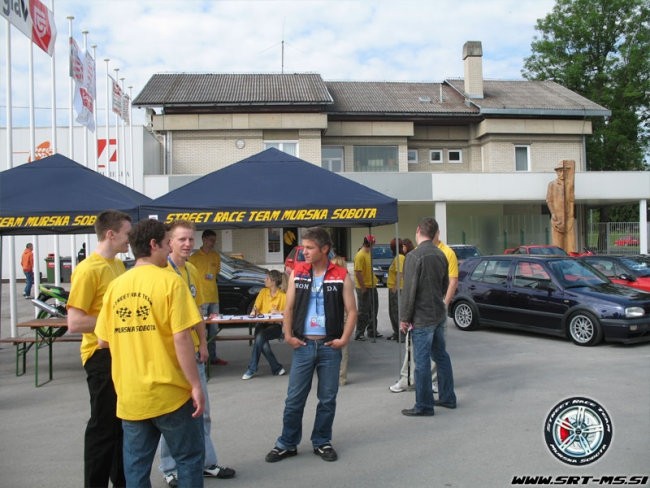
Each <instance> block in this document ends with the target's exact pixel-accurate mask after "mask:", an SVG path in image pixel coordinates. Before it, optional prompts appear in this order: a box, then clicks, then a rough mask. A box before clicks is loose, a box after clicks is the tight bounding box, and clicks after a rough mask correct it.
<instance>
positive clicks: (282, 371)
mask: <svg viewBox="0 0 650 488" xmlns="http://www.w3.org/2000/svg"><path fill="white" fill-rule="evenodd" d="M285 374H287V372H286V371H285V369H284V368H282V369H281V370H280V371H278V374H277V375H276V376H284V375H285Z"/></svg>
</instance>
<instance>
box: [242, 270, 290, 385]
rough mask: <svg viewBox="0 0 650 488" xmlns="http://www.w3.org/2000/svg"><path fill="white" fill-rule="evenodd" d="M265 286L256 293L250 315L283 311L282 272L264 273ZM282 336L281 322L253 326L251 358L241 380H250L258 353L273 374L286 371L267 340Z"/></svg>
mask: <svg viewBox="0 0 650 488" xmlns="http://www.w3.org/2000/svg"><path fill="white" fill-rule="evenodd" d="M264 285H265V287H264V288H262V290H261V291H260V292H259V294H258V295H257V298H256V299H255V305H254V306H253V310H252V311H251V317H254V316H255V315H257V314H269V313H283V312H284V305H285V303H286V295H285V293H284V291H282V289H281V288H280V287H281V286H282V273H280V272H279V271H277V270H271V271H269V272H268V273H267V274H266V279H265V280H264ZM281 337H282V325H281V324H258V325H257V326H256V327H255V342H254V344H253V350H252V351H251V360H250V363H248V369H247V370H246V372H245V373H244V374H243V376H242V377H241V379H242V380H250V379H251V378H252V377H253V376H255V373H257V365H258V363H259V361H260V355H262V354H264V357H265V358H266V360H267V361H268V362H269V364H270V365H271V372H272V373H273V375H275V376H282V375H283V374H285V373H286V371H285V370H284V368H283V367H282V365H281V364H280V363H279V362H278V360H277V359H276V357H275V354H273V351H272V350H271V344H270V343H269V341H271V340H273V339H280V338H281Z"/></svg>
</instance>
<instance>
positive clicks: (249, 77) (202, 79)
mask: <svg viewBox="0 0 650 488" xmlns="http://www.w3.org/2000/svg"><path fill="white" fill-rule="evenodd" d="M329 103H332V98H331V97H330V94H329V92H328V91H327V87H326V86H325V83H324V82H323V79H322V78H321V76H320V75H318V74H220V73H212V74H194V73H170V74H155V75H153V76H152V77H151V79H150V80H149V82H148V83H147V84H146V85H145V87H144V88H143V89H142V91H141V92H140V93H139V94H138V96H137V97H136V98H135V100H134V101H133V104H134V105H137V106H173V105H301V104H307V105H310V104H311V105H313V104H329Z"/></svg>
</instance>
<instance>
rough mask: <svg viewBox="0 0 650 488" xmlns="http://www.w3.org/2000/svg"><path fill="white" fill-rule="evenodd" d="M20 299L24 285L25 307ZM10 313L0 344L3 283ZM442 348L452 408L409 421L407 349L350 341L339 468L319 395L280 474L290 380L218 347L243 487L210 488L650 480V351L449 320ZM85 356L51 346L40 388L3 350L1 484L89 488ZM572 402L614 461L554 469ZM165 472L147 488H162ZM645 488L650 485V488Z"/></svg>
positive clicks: (230, 346) (450, 487)
mask: <svg viewBox="0 0 650 488" xmlns="http://www.w3.org/2000/svg"><path fill="white" fill-rule="evenodd" d="M20 290H21V286H20V285H19V286H18V292H17V294H18V295H20V294H21V291H20ZM379 297H380V311H379V317H380V320H379V330H380V332H382V333H383V334H384V335H385V336H387V335H388V334H389V332H390V323H389V321H388V313H387V294H386V290H385V289H382V290H380V292H379ZM18 300H19V303H18V310H19V318H20V320H25V319H29V318H31V317H32V316H33V311H32V307H31V306H30V304H29V302H27V301H25V300H23V299H22V298H19V299H18ZM1 312H2V314H1V320H2V324H1V330H2V335H3V336H7V335H8V331H9V325H8V324H9V303H8V285H7V284H6V283H3V286H2V310H1ZM447 343H448V351H449V353H450V355H451V360H452V364H453V368H454V379H455V383H456V395H457V397H458V408H457V409H455V410H448V409H444V408H436V410H435V416H434V417H418V418H411V417H405V416H403V415H401V413H400V411H401V409H403V408H410V407H412V406H413V403H414V393H413V392H405V393H397V394H396V393H391V392H390V391H389V390H388V387H389V386H390V385H391V384H392V383H394V382H395V380H396V379H397V377H398V372H399V366H400V357H401V354H400V347H399V346H398V345H397V344H396V343H394V342H392V341H386V340H385V337H384V338H379V339H377V340H376V342H371V341H365V342H355V341H353V342H352V343H351V345H350V367H349V373H348V380H349V383H348V384H347V385H346V386H344V387H342V388H341V389H340V390H339V396H338V405H337V414H336V421H335V424H334V438H333V445H334V447H335V448H336V450H337V451H338V453H339V460H338V461H337V462H334V463H327V462H324V461H322V460H321V459H320V458H319V457H317V456H315V455H314V454H313V453H312V450H311V445H310V442H309V435H310V432H311V425H312V422H313V418H314V410H315V404H316V402H315V398H314V397H315V391H312V394H311V395H310V399H309V402H308V404H307V407H306V409H305V415H304V422H303V425H304V439H303V441H302V443H301V444H300V446H299V448H298V452H299V454H298V456H297V457H294V458H289V459H286V460H283V461H281V462H279V463H275V464H268V463H266V462H265V461H264V456H265V454H266V453H267V452H268V451H269V450H270V449H271V447H273V444H274V441H275V439H276V438H277V436H278V435H279V433H280V429H281V426H282V409H283V404H284V398H285V394H286V387H287V380H288V377H287V376H281V377H274V376H271V374H270V371H269V368H268V365H267V364H266V362H265V360H264V359H263V358H262V360H261V363H260V371H259V373H258V375H257V376H255V377H254V378H253V379H251V380H248V381H243V380H241V375H242V374H243V373H244V371H245V369H246V365H247V363H248V359H249V353H250V348H249V346H248V344H247V343H246V342H242V341H232V342H220V343H218V348H219V354H220V356H221V357H223V358H224V359H226V360H228V361H229V364H228V365H227V366H214V367H212V378H211V380H210V382H209V384H208V389H209V394H210V403H211V406H212V417H213V423H212V429H213V432H212V438H213V441H214V443H215V446H216V448H217V452H218V456H219V463H220V464H223V465H227V466H231V467H233V468H234V469H236V470H237V476H236V478H234V479H232V480H212V479H206V483H205V486H206V487H217V486H229V487H232V488H245V487H246V488H247V487H256V488H266V487H268V488H275V487H309V488H321V487H323V488H325V487H327V488H332V487H359V488H365V487H368V488H370V487H372V488H381V487H397V486H405V487H414V488H419V487H422V488H424V487H445V488H474V487H480V488H493V487H494V488H498V487H507V486H516V483H513V480H514V479H515V478H517V479H523V477H525V476H529V477H534V476H545V477H546V476H548V477H553V478H550V481H552V482H554V483H556V484H574V485H577V484H580V485H584V486H603V484H605V485H606V484H611V482H610V483H608V478H607V477H608V476H628V477H630V476H644V475H645V476H647V475H649V474H650V468H649V466H650V464H649V462H648V459H649V457H648V452H650V380H649V379H648V372H649V370H650V344H639V345H633V346H621V345H611V344H603V345H600V346H597V347H593V348H583V347H578V346H575V345H573V344H572V343H571V342H569V341H567V340H562V339H558V338H554V337H545V336H539V335H533V334H529V333H519V332H509V331H503V330H491V329H481V330H478V331H474V332H462V331H460V330H458V329H456V328H455V327H454V326H453V325H452V324H451V321H450V325H449V327H448V334H447ZM272 347H273V349H274V351H275V352H276V355H277V356H278V359H279V360H280V362H281V363H282V364H283V365H284V367H285V368H287V369H288V367H290V359H291V354H290V350H289V348H288V347H287V346H286V345H285V344H282V343H277V342H274V343H273V345H272ZM78 349H79V344H78V343H61V344H56V345H55V346H54V380H53V381H52V382H50V383H48V384H46V385H44V386H41V387H39V388H35V387H34V367H33V352H31V353H30V355H29V358H28V363H27V374H26V375H25V376H20V377H17V376H16V375H15V349H14V347H13V346H12V345H9V344H2V345H1V348H0V418H1V420H0V485H1V486H7V487H31V488H37V487H81V486H82V484H83V476H82V471H83V462H82V458H83V433H84V428H85V424H86V422H87V420H88V413H89V405H88V391H87V388H86V383H85V374H84V371H83V369H82V367H81V364H80V360H79V354H78ZM43 356H44V354H43V352H41V358H43ZM570 397H588V398H591V399H593V400H595V401H596V402H598V403H599V404H600V405H602V406H603V407H604V409H605V410H606V412H607V413H608V415H609V418H610V419H611V426H612V427H613V436H612V440H611V445H610V447H609V448H608V450H607V451H606V452H605V454H604V455H603V456H602V457H601V458H600V459H598V460H597V461H596V462H594V463H592V464H589V465H586V466H581V467H578V466H571V465H568V464H565V463H562V462H560V461H559V460H557V459H556V458H555V457H554V456H553V455H552V454H551V453H550V451H549V449H548V448H547V446H546V444H545V441H544V424H545V420H546V418H547V416H548V415H549V413H550V411H551V409H552V408H553V407H554V406H555V405H556V404H558V403H559V402H560V401H562V400H564V399H567V398H570ZM156 466H157V465H154V469H153V472H152V484H153V486H154V487H156V488H163V487H164V486H166V485H165V483H164V481H163V480H162V478H161V477H160V476H159V474H158V471H157V468H156ZM603 476H604V477H605V478H602V477H603ZM562 477H564V478H562ZM571 477H573V478H571ZM601 478H602V479H601ZM530 479H531V478H529V480H530ZM639 479H640V480H641V482H639V483H637V486H643V483H642V481H643V478H639ZM603 480H605V483H603ZM619 480H623V478H619ZM626 480H627V481H630V478H626ZM538 481H539V479H538ZM645 484H646V485H650V482H649V481H648V480H647V479H646V480H645ZM537 486H547V485H546V484H539V483H538V484H537Z"/></svg>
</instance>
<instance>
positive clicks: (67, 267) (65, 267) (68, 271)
mask: <svg viewBox="0 0 650 488" xmlns="http://www.w3.org/2000/svg"><path fill="white" fill-rule="evenodd" d="M71 276H72V258H71V257H70V256H64V257H62V258H61V283H70V277H71Z"/></svg>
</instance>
